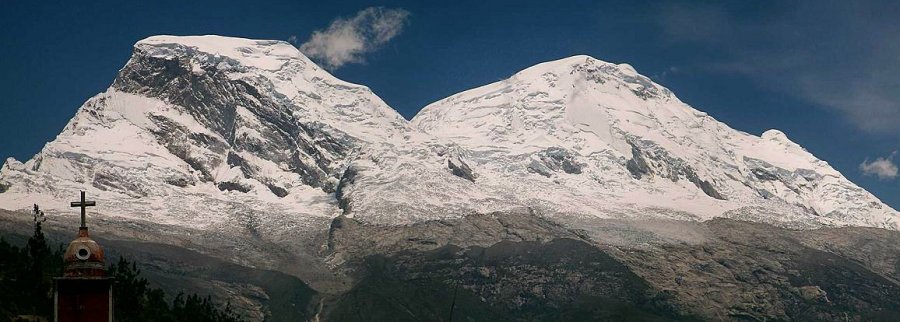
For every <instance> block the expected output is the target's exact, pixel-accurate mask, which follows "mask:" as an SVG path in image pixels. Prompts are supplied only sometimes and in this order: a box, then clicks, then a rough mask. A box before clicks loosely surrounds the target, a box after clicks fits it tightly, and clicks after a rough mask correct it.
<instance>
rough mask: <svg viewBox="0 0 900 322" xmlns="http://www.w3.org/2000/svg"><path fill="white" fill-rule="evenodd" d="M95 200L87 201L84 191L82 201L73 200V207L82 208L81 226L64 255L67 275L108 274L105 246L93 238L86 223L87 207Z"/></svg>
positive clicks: (96, 276) (65, 274) (93, 276)
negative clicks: (101, 245) (104, 252)
mask: <svg viewBox="0 0 900 322" xmlns="http://www.w3.org/2000/svg"><path fill="white" fill-rule="evenodd" d="M93 205H95V203H94V202H93V201H86V200H85V198H84V191H82V192H81V201H79V202H73V203H72V207H80V208H81V227H80V228H79V229H78V237H77V238H75V239H74V240H72V242H70V243H69V247H68V248H66V253H65V254H64V255H63V265H64V272H63V275H64V276H65V277H86V278H102V277H105V276H106V267H105V265H106V264H105V260H106V256H105V255H104V254H103V248H102V247H100V244H98V243H97V242H96V241H94V240H93V239H91V235H90V234H89V233H88V228H87V224H86V223H85V207H87V206H93Z"/></svg>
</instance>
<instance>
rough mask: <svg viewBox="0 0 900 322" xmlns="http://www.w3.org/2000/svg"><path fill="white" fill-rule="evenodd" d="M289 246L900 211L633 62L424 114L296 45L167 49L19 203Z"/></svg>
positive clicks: (21, 189) (578, 59)
mask: <svg viewBox="0 0 900 322" xmlns="http://www.w3.org/2000/svg"><path fill="white" fill-rule="evenodd" d="M79 190H85V191H87V193H88V195H89V196H92V198H93V199H96V200H97V201H98V208H97V211H98V212H99V213H100V214H99V216H102V217H103V218H104V219H106V220H115V221H121V222H130V221H134V222H144V221H151V222H155V223H160V224H165V225H173V226H180V227H188V228H191V229H200V230H207V231H217V232H223V233H229V232H234V233H240V232H245V231H251V232H253V233H254V234H256V235H258V236H262V237H261V238H264V239H266V240H269V241H272V242H275V243H291V242H292V240H294V238H296V236H297V234H298V233H305V232H314V231H322V230H326V229H327V227H328V225H329V223H330V222H331V220H332V219H334V218H336V217H340V216H343V217H348V218H354V219H356V220H358V221H360V222H364V223H370V224H373V225H408V224H412V223H418V222H424V221H434V220H443V219H451V218H459V217H463V216H467V215H471V214H487V213H492V212H509V211H521V210H523V209H524V210H527V211H529V212H530V213H533V214H534V215H536V216H541V217H543V218H547V219H549V220H552V221H556V222H559V223H562V224H564V225H568V226H572V227H576V228H577V227H579V225H583V224H584V223H587V222H590V221H591V220H592V219H595V218H597V219H666V220H668V219H675V220H688V221H705V220H709V219H712V218H718V217H727V218H734V219H741V220H748V221H755V222H765V223H772V224H776V225H779V226H784V227H790V228H801V229H805V228H816V227H822V226H866V227H880V228H886V229H892V230H897V229H898V222H900V213H898V212H897V211H896V210H894V209H892V208H891V207H889V206H887V205H886V204H884V203H882V202H881V201H880V200H878V198H877V197H875V196H874V195H872V194H871V193H869V192H867V191H866V190H864V189H862V188H860V187H859V186H857V185H855V184H854V183H852V182H851V181H849V180H848V179H847V178H845V177H844V176H843V175H842V174H841V173H839V172H838V171H836V170H835V169H833V168H832V167H831V166H829V165H828V163H827V162H825V161H823V160H820V159H818V158H816V157H815V156H814V155H812V154H811V153H809V152H808V151H806V150H805V149H803V148H802V147H801V146H799V145H797V144H796V143H794V142H792V141H791V140H790V139H789V138H788V136H787V135H785V134H784V133H782V132H780V131H778V130H769V131H766V132H765V133H763V134H762V135H761V136H755V135H752V134H748V133H744V132H741V131H738V130H734V129H732V128H730V127H728V126H727V125H726V124H723V123H721V122H719V121H716V120H715V119H714V118H713V117H711V116H709V115H707V114H706V113H704V112H701V111H699V110H696V109H694V108H692V107H690V106H688V105H687V104H685V103H683V102H681V101H680V100H679V99H678V98H677V97H676V96H675V94H674V93H672V92H671V91H669V90H668V89H666V88H664V87H663V86H661V85H659V84H656V83H654V82H653V81H652V80H650V79H649V78H647V77H645V76H642V75H640V74H638V73H637V71H635V69H634V68H632V67H631V66H629V65H627V64H613V63H608V62H604V61H601V60H598V59H595V58H592V57H589V56H573V57H569V58H565V59H561V60H557V61H551V62H546V63H541V64H538V65H535V66H533V67H530V68H527V69H525V70H523V71H521V72H519V73H516V74H515V75H513V76H512V77H510V78H509V79H506V80H502V81H499V82H496V83H492V84H488V85H484V86H481V87H478V88H475V89H471V90H468V91H465V92H462V93H459V94H455V95H452V96H450V97H448V98H445V99H442V100H440V101H437V102H435V103H432V104H430V105H428V106H426V107H424V108H423V109H422V110H421V111H420V112H419V113H418V114H417V115H416V116H415V117H414V118H413V119H412V120H406V119H404V118H403V117H402V116H401V115H400V114H398V113H397V112H396V111H395V110H393V109H392V108H391V107H390V106H388V105H387V104H386V103H385V102H384V101H383V100H381V99H380V98H379V97H378V96H377V95H375V94H374V93H373V92H372V91H371V90H370V89H369V88H367V87H365V86H361V85H357V84H352V83H348V82H345V81H342V80H340V79H338V78H336V77H334V76H332V75H331V74H329V73H328V72H327V71H326V70H324V69H322V68H321V67H319V66H317V65H316V64H315V63H314V62H312V61H311V60H309V59H308V58H306V57H305V56H304V55H303V54H302V53H300V52H299V51H298V50H297V49H296V48H295V47H293V46H292V45H291V44H289V43H287V42H283V41H270V40H250V39H241V38H231V37H221V36H153V37H149V38H147V39H144V40H141V41H139V42H137V43H136V44H135V46H134V50H133V54H132V57H131V58H130V60H129V61H128V63H126V65H125V66H124V67H123V68H122V69H121V70H120V71H119V73H118V75H117V76H116V78H115V80H114V81H113V83H112V85H111V86H110V87H109V88H108V89H107V90H106V91H105V92H103V93H100V94H97V95H96V96H94V97H92V98H91V99H89V100H88V101H87V102H85V103H84V105H82V106H81V107H80V108H79V109H78V111H77V112H76V113H75V116H74V117H73V118H72V119H71V120H70V122H69V123H68V124H67V125H66V127H65V129H64V130H63V131H62V132H61V133H60V134H59V135H58V136H57V137H56V138H55V139H54V140H53V141H51V142H49V143H47V144H46V145H45V146H44V147H43V149H42V150H41V151H40V152H39V153H38V154H37V155H35V156H34V157H33V158H32V159H30V160H27V161H25V162H21V161H18V160H15V159H12V158H10V159H7V160H6V162H5V163H4V165H3V166H2V168H0V191H2V192H0V208H4V209H9V210H22V209H30V207H31V204H33V203H38V204H40V205H41V206H42V207H43V208H44V209H47V210H48V212H58V213H63V214H67V215H72V216H75V212H74V211H72V210H70V209H68V207H67V201H68V200H69V199H71V198H73V197H74V196H76V195H77V191H79Z"/></svg>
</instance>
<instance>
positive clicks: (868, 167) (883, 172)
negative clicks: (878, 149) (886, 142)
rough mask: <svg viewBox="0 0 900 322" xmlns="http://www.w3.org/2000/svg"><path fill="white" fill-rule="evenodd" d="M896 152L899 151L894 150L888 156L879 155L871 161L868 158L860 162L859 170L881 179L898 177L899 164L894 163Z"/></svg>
mask: <svg viewBox="0 0 900 322" xmlns="http://www.w3.org/2000/svg"><path fill="white" fill-rule="evenodd" d="M896 154H897V152H894V153H891V155H889V156H888V157H887V158H882V157H879V158H876V159H875V161H872V162H869V159H866V160H864V161H863V162H862V163H860V164H859V171H862V173H863V174H864V175H867V176H876V177H878V179H881V180H889V179H894V178H897V175H898V169H897V164H895V163H894V156H895V155H896Z"/></svg>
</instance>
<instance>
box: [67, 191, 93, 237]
mask: <svg viewBox="0 0 900 322" xmlns="http://www.w3.org/2000/svg"><path fill="white" fill-rule="evenodd" d="M96 205H97V202H94V201H86V200H84V191H82V192H81V201H73V202H72V207H80V208H81V228H87V225H85V223H84V214H85V209H86V208H87V207H93V206H96Z"/></svg>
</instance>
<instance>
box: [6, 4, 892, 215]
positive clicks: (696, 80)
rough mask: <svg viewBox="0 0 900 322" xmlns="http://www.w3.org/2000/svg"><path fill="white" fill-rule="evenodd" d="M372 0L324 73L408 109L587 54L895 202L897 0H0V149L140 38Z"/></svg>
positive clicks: (53, 120)
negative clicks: (343, 52)
mask: <svg viewBox="0 0 900 322" xmlns="http://www.w3.org/2000/svg"><path fill="white" fill-rule="evenodd" d="M379 6H380V7H384V8H391V9H402V10H404V11H405V12H408V15H404V16H403V17H402V21H403V23H402V24H401V25H400V26H399V28H400V29H398V30H396V31H397V32H398V33H396V34H391V35H390V36H392V37H387V38H388V39H386V40H385V39H382V40H384V41H380V42H379V43H378V44H374V45H373V46H371V48H367V49H370V50H368V51H364V52H362V53H360V54H359V55H357V56H354V57H355V58H356V60H355V61H350V62H347V63H345V64H343V65H340V66H336V67H333V72H334V74H335V75H336V76H338V77H340V78H342V79H345V80H348V81H351V82H355V83H360V84H364V85H367V86H369V87H370V88H372V89H373V90H374V91H375V93H377V94H378V95H379V96H381V97H382V98H383V99H384V100H385V101H386V102H387V103H388V104H390V105H391V106H393V107H394V108H396V109H397V110H398V111H399V112H400V113H401V114H403V115H404V116H406V117H407V118H409V117H412V116H413V115H415V113H416V112H417V111H418V110H419V109H420V108H422V107H423V106H424V105H426V104H428V103H430V102H433V101H436V100H438V99H441V98H444V97H446V96H449V95H451V94H454V93H457V92H460V91H463V90H466V89H469V88H473V87H477V86H480V85H483V84H487V83H490V82H493V81H497V80H501V79H504V78H506V77H509V76H510V75H512V74H513V73H515V72H516V71H518V70H521V69H523V68H526V67H528V66H531V65H534V64H537V63H539V62H543V61H548V60H553V59H558V58H562V57H567V56H572V55H577V54H587V55H591V56H593V57H596V58H599V59H602V60H606V61H610V62H617V63H620V62H627V63H629V64H631V65H633V66H634V67H635V68H636V69H637V70H638V71H639V72H640V73H642V74H644V75H647V76H650V77H651V78H653V79H654V80H655V81H657V82H658V83H661V84H663V85H664V86H666V87H668V88H669V89H671V90H672V91H673V92H675V93H676V95H678V96H679V98H681V99H682V100H683V101H685V102H687V103H688V104H691V105H692V106H694V107H695V108H697V109H699V110H702V111H705V112H708V113H709V114H710V115H712V116H714V117H715V118H717V119H719V120H720V121H723V122H725V123H727V124H729V125H730V126H732V127H734V128H736V129H739V130H743V131H746V132H750V133H754V134H760V133H762V132H763V131H765V130H767V129H770V128H777V129H780V130H782V131H784V132H785V133H787V135H788V136H789V137H790V138H791V139H792V140H793V141H795V142H797V143H799V144H801V145H802V146H804V147H805V148H807V149H808V150H809V151H810V152H812V153H813V154H815V155H817V156H818V157H820V158H822V159H824V160H826V161H828V162H829V163H830V164H831V165H832V166H834V167H835V168H836V169H838V170H839V171H841V172H842V173H844V175H845V176H847V177H849V178H850V179H851V180H852V181H854V182H856V183H858V184H860V185H861V186H863V187H864V188H866V189H868V190H869V191H871V192H873V193H874V194H876V195H877V196H878V197H879V198H881V199H882V200H884V201H886V202H887V203H888V204H890V205H892V206H893V207H894V208H900V179H898V178H897V176H896V164H897V163H898V162H900V155H897V156H896V157H895V156H894V155H895V154H894V153H895V151H897V150H898V149H900V126H898V123H900V76H898V75H900V23H897V22H895V21H894V20H896V17H900V4H898V3H897V2H888V1H885V2H879V1H866V2H850V1H803V2H796V1H771V2H769V1H752V2H751V1H747V2H698V1H686V2H678V1H663V2H656V1H654V2H643V1H617V2H600V1H591V2H588V1H583V2H582V1H572V2H564V1H492V2H488V1H442V2H436V1H380V2H354V1H327V2H326V1H322V2H303V1H252V2H251V1H243V2H239V3H238V2H235V3H230V2H213V1H154V2H153V3H152V4H151V2H150V1H140V2H138V1H135V2H129V1H105V0H96V1H88V2H77V3H76V2H74V1H63V2H61V3H50V2H46V1H2V2H0V70H2V73H0V113H2V114H0V137H2V138H3V139H2V140H0V157H6V156H12V157H15V158H17V159H20V160H27V159H29V158H30V157H31V156H32V155H33V154H34V153H36V152H38V151H39V150H40V148H41V147H42V146H43V144H44V143H45V142H47V141H49V140H52V139H53V138H54V136H55V135H56V134H57V133H58V132H59V131H60V130H61V129H62V128H63V126H64V125H65V123H66V122H67V121H68V120H69V118H71V117H72V115H73V114H74V113H75V110H76V109H77V108H78V107H79V106H80V105H81V104H82V103H83V102H84V101H85V100H86V99H87V98H89V97H91V96H93V95H94V94H96V93H99V92H101V91H103V90H104V89H105V88H106V87H108V86H109V84H110V83H111V82H112V80H113V78H114V77H115V75H116V72H117V71H118V69H119V68H121V67H122V66H123V65H124V64H125V62H126V61H127V60H128V57H129V55H130V53H131V47H132V45H133V44H134V43H135V42H136V41H137V40H139V39H142V38H145V37H147V36H150V35H156V34H174V35H193V34H219V35H227V36H240V37H248V38H259V39H281V40H288V39H291V37H294V39H296V43H297V44H298V45H300V44H302V43H304V42H307V41H308V40H309V39H310V36H311V35H312V34H313V33H314V32H315V31H317V30H318V31H327V28H328V27H329V25H331V24H332V22H333V21H334V20H335V19H340V18H343V19H345V20H352V18H353V17H354V16H356V15H357V13H358V12H360V11H361V10H364V9H366V8H370V7H379ZM320 61H322V59H320ZM322 62H323V63H326V62H327V61H322ZM892 166H893V168H892ZM892 170H893V171H892ZM892 174H893V175H892Z"/></svg>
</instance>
